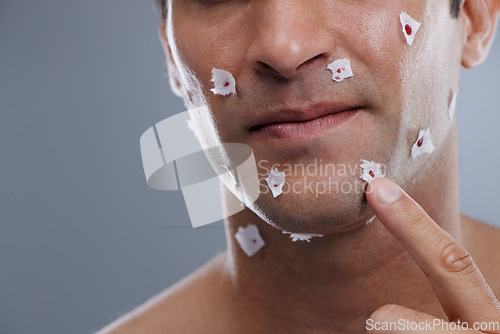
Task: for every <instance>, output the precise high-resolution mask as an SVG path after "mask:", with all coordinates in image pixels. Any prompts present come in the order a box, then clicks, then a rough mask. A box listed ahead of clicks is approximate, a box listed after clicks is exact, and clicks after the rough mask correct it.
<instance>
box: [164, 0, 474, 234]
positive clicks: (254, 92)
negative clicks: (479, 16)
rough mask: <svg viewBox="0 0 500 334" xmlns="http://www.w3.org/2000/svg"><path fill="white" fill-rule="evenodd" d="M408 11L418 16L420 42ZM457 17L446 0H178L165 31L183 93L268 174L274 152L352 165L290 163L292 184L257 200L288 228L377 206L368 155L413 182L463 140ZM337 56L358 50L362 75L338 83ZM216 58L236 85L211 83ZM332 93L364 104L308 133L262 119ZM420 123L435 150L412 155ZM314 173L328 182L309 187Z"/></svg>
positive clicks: (341, 223)
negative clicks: (272, 131)
mask: <svg viewBox="0 0 500 334" xmlns="http://www.w3.org/2000/svg"><path fill="white" fill-rule="evenodd" d="M401 11H404V12H406V13H408V14H409V15H410V16H412V17H413V18H414V19H416V20H417V21H419V22H421V23H422V27H421V28H420V30H419V31H418V33H417V36H416V39H415V42H414V44H413V46H412V47H410V46H409V45H407V43H406V41H405V38H404V36H403V34H402V31H401V24H400V21H399V14H400V13H401ZM460 20H463V19H462V18H459V19H458V20H457V19H454V18H452V17H451V16H450V6H449V2H448V1H442V0H427V1H403V0H388V1H384V2H383V4H381V2H380V1H375V0H368V1H348V0H342V1H326V0H325V1H303V0H290V1H208V0H203V1H202V0H172V1H170V3H169V4H168V17H167V25H166V28H165V27H164V28H165V29H162V33H163V34H164V35H163V39H164V45H165V46H166V48H167V50H168V54H169V67H170V69H171V73H177V74H176V76H175V77H174V84H176V85H177V88H178V90H179V91H180V92H183V93H182V94H183V97H184V99H185V101H186V105H187V106H188V107H191V106H196V105H199V104H203V103H207V104H208V105H209V106H210V109H211V110H212V113H213V117H214V119H215V122H214V123H213V126H214V127H215V129H214V130H217V133H218V134H219V136H220V140H221V141H222V142H236V143H244V144H248V145H250V146H251V147H252V149H253V150H254V154H255V158H256V160H257V162H258V166H259V173H260V174H261V176H262V179H261V183H262V184H263V185H265V181H264V178H265V177H266V176H267V172H268V171H269V170H271V167H272V166H273V165H274V164H279V165H281V166H283V165H285V164H286V165H292V166H295V165H304V166H307V165H308V164H314V163H315V161H318V162H319V161H321V163H322V164H323V165H327V164H329V165H330V166H331V165H332V164H333V165H334V166H336V167H338V168H340V166H347V175H345V174H337V175H331V173H330V175H324V174H323V175H311V174H307V175H302V174H300V175H294V174H293V173H287V175H286V176H287V183H288V184H290V185H293V187H294V189H295V192H294V191H290V189H289V191H288V192H286V193H285V194H283V195H281V196H280V197H278V198H276V199H273V196H272V194H271V192H270V191H269V192H267V193H263V194H262V195H261V196H260V198H259V199H258V201H257V202H256V204H255V206H254V207H253V208H252V211H254V212H256V213H257V214H258V215H259V216H260V217H261V218H263V219H264V220H265V221H266V222H268V223H270V224H271V225H273V226H275V227H278V228H280V229H283V230H286V231H291V232H299V233H305V232H314V233H321V234H328V233H335V232H340V231H346V230H350V229H353V228H356V227H358V226H361V225H364V224H365V223H366V221H368V220H369V219H370V218H371V217H372V216H373V213H371V211H370V209H369V207H368V206H367V205H366V201H365V195H364V192H363V190H364V184H363V181H361V180H360V179H359V176H360V174H361V169H360V168H359V165H360V164H361V160H362V159H366V160H373V161H376V162H378V163H381V164H383V165H385V166H386V175H387V177H388V178H390V179H392V180H394V181H396V182H397V183H398V184H400V185H402V186H403V188H405V189H406V190H407V191H408V192H409V193H411V189H412V186H413V185H414V184H415V183H417V182H418V180H419V178H420V177H422V175H425V174H426V173H429V170H431V169H432V168H433V165H436V164H439V163H440V159H443V154H442V152H446V151H447V149H450V148H451V147H452V146H453V145H455V143H454V142H453V138H452V137H453V136H452V130H453V124H451V123H450V121H449V118H448V113H447V112H448V107H449V103H450V101H451V98H452V95H453V92H455V91H456V90H457V86H458V79H459V74H458V73H459V68H460V63H461V61H462V60H463V55H462V48H463V43H464V42H465V41H464V39H465V37H463V36H465V34H464V30H463V27H464V24H463V23H464V22H461V21H460ZM461 23H462V24H461ZM340 58H348V59H350V61H351V67H352V69H353V72H354V77H353V78H349V79H347V80H344V81H343V82H341V83H336V82H334V81H332V73H331V72H330V71H328V70H327V66H328V64H330V63H331V62H333V61H334V60H336V59H340ZM212 68H218V69H223V70H226V71H228V72H230V73H231V74H232V75H233V76H234V77H235V78H236V89H237V93H238V94H237V95H236V96H235V95H231V96H229V97H222V96H215V95H214V94H213V93H212V92H210V89H211V88H212V87H213V85H212V83H211V82H210V79H211V71H212ZM330 103H337V104H342V105H344V106H345V108H347V109H353V108H358V109H356V110H355V111H349V112H345V113H342V114H344V115H343V116H342V117H344V116H345V117H346V120H345V121H344V122H342V124H339V125H337V126H333V127H329V128H327V129H322V130H319V131H317V133H315V134H313V135H310V136H302V137H298V138H297V137H293V138H275V137H273V136H269V135H266V134H265V133H264V131H258V130H256V128H255V127H254V126H255V125H256V124H259V123H260V122H262V120H263V119H264V118H266V117H269V115H272V114H273V113H277V112H278V111H280V110H295V111H297V112H301V111H307V110H310V109H311V108H314V107H315V106H318V105H325V104H330ZM423 128H430V129H431V133H432V135H433V141H434V145H435V146H436V151H435V153H434V154H433V155H432V156H424V157H423V158H421V159H419V160H417V162H413V161H412V160H411V157H410V150H411V147H412V145H413V144H414V142H415V140H416V139H417V136H418V132H419V130H420V129H423ZM213 133H215V131H214V132H213ZM212 140H213V138H212ZM349 168H350V169H349ZM355 168H357V169H355ZM304 176H306V177H307V179H305V178H304ZM330 182H335V184H336V185H338V187H339V188H340V189H339V190H338V191H337V188H336V186H335V187H332V186H331V183H330ZM311 183H312V184H313V189H314V190H316V188H315V187H316V186H318V187H319V188H318V189H319V190H320V193H318V192H316V191H311V188H306V187H307V185H310V184H311ZM325 185H328V186H327V187H324V186H325ZM342 187H344V188H342ZM263 189H264V188H263ZM351 189H352V190H351ZM285 190H286V188H285ZM356 190H357V191H356Z"/></svg>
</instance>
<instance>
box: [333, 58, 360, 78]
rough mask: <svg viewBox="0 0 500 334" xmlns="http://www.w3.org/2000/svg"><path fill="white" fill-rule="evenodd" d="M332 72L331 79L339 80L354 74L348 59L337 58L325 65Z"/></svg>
mask: <svg viewBox="0 0 500 334" xmlns="http://www.w3.org/2000/svg"><path fill="white" fill-rule="evenodd" d="M327 68H328V69H329V70H330V71H332V73H333V80H334V81H336V82H341V81H343V80H344V79H347V78H351V77H353V76H354V74H353V73H352V69H351V61H350V60H349V59H337V60H335V61H334V62H333V63H331V64H330V65H328V67H327Z"/></svg>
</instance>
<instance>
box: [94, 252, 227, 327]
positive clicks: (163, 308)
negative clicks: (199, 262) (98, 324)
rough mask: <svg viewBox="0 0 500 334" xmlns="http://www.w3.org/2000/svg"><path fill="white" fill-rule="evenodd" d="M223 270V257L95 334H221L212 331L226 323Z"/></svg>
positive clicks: (225, 287) (225, 290)
mask: <svg viewBox="0 0 500 334" xmlns="http://www.w3.org/2000/svg"><path fill="white" fill-rule="evenodd" d="M225 266H226V264H225V253H223V254H220V255H218V256H217V257H215V258H214V259H212V260H211V261H210V262H208V263H207V264H206V265H204V266H203V267H201V268H200V269H198V270H197V271H195V272H194V273H192V274H191V275H189V276H188V277H186V278H184V279H182V280H181V281H179V282H178V283H176V284H174V285H173V286H172V287H170V288H168V289H166V290H165V291H163V292H161V293H160V294H158V295H156V296H154V297H153V298H151V299H150V300H148V301H147V302H145V303H144V304H142V305H140V306H139V307H137V308H136V309H134V310H132V311H131V312H129V313H127V314H125V315H124V316H122V317H121V318H119V319H117V320H116V321H114V322H113V323H111V324H110V325H108V326H106V327H105V328H103V329H102V330H100V331H99V332H98V333H97V334H122V333H126V334H142V333H158V334H161V333H174V334H175V333H187V332H189V333H212V332H213V333H216V332H218V333H223V332H224V330H223V329H222V328H216V327H219V326H221V324H224V323H227V322H226V321H224V319H223V317H226V316H227V312H225V310H227V309H228V307H229V306H228V303H227V300H229V298H225V296H227V291H228V289H227V286H228V284H229V283H228V281H227V280H228V278H227V275H224V274H223V273H224V272H225V271H226V268H225ZM211 327H213V328H211Z"/></svg>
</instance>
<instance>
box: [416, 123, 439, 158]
mask: <svg viewBox="0 0 500 334" xmlns="http://www.w3.org/2000/svg"><path fill="white" fill-rule="evenodd" d="M434 149H435V147H434V144H433V143H432V136H431V130H430V129H423V130H420V132H419V134H418V138H417V141H416V142H415V144H414V145H413V147H412V149H411V157H412V158H413V161H415V160H416V159H417V158H418V157H419V156H421V155H423V154H425V153H427V154H431V153H432V152H434Z"/></svg>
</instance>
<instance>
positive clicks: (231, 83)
mask: <svg viewBox="0 0 500 334" xmlns="http://www.w3.org/2000/svg"><path fill="white" fill-rule="evenodd" d="M212 82H213V83H214V88H212V89H211V91H212V92H213V93H214V95H222V96H226V95H229V94H234V95H236V80H235V79H234V77H233V75H232V74H231V73H229V72H227V71H224V70H218V69H216V68H214V69H212Z"/></svg>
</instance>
